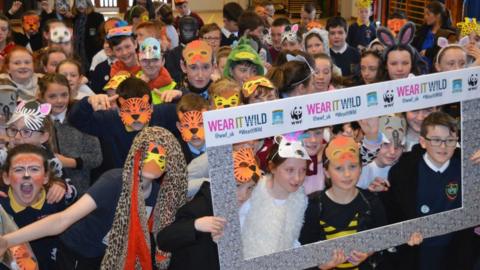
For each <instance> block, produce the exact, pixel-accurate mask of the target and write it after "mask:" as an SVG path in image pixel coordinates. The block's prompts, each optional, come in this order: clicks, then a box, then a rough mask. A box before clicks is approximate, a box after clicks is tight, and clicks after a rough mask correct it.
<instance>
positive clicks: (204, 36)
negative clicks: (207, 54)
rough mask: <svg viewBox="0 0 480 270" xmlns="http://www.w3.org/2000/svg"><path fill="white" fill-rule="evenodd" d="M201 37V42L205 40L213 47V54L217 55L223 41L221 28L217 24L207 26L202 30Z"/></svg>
mask: <svg viewBox="0 0 480 270" xmlns="http://www.w3.org/2000/svg"><path fill="white" fill-rule="evenodd" d="M199 36H200V39H201V40H205V41H206V42H207V43H208V45H210V46H211V47H212V49H213V53H214V54H217V52H218V49H220V41H221V40H222V32H221V30H220V27H219V26H218V25H217V24H216V23H209V24H205V25H204V26H202V28H200V32H199Z"/></svg>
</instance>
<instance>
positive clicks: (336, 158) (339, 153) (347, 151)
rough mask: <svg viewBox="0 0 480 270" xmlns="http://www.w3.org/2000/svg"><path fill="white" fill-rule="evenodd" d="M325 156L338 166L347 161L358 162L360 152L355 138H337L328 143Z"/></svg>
mask: <svg viewBox="0 0 480 270" xmlns="http://www.w3.org/2000/svg"><path fill="white" fill-rule="evenodd" d="M325 155H326V157H327V160H328V161H330V162H335V163H337V164H343V163H345V162H346V161H351V162H358V161H359V159H360V150H359V147H358V144H357V143H356V142H355V140H354V139H353V138H351V137H346V136H337V137H335V138H333V139H332V140H331V141H330V142H329V143H328V145H327V148H325Z"/></svg>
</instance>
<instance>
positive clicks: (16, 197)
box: [0, 144, 65, 269]
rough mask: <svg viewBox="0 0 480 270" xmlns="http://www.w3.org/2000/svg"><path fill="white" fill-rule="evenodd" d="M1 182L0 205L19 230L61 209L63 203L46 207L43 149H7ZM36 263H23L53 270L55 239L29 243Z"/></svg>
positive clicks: (47, 174)
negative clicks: (0, 195) (36, 260)
mask: <svg viewBox="0 0 480 270" xmlns="http://www.w3.org/2000/svg"><path fill="white" fill-rule="evenodd" d="M3 182H4V184H5V185H6V189H5V190H3V191H5V192H6V193H7V194H8V196H7V197H0V204H1V206H2V207H3V208H4V209H5V211H6V212H7V213H8V214H9V215H10V216H11V217H13V220H14V221H15V223H16V224H17V225H18V227H20V228H22V227H25V226H27V225H28V224H30V223H33V222H35V221H37V220H39V219H43V218H45V217H47V216H49V215H51V214H54V213H57V212H60V211H62V210H63V209H65V201H63V200H62V201H60V202H58V203H53V204H51V203H47V199H46V197H47V196H46V193H47V192H46V190H47V188H46V187H47V186H48V185H49V184H51V183H52V178H51V171H50V169H49V165H48V154H47V152H46V151H45V149H42V148H41V147H38V146H34V145H31V144H21V145H18V146H16V147H14V148H12V149H10V151H9V153H8V156H7V160H6V162H5V170H4V172H3ZM30 244H31V246H32V249H33V252H34V253H35V254H36V257H37V259H38V265H37V263H36V262H35V261H33V260H31V261H29V262H27V261H25V262H23V263H25V265H23V267H26V268H24V269H36V268H28V267H27V266H31V265H37V266H38V269H55V257H56V256H55V254H56V250H57V248H58V246H59V243H58V238H57V237H47V238H43V239H39V240H35V241H32V242H30Z"/></svg>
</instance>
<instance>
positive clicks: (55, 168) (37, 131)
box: [2, 101, 76, 203]
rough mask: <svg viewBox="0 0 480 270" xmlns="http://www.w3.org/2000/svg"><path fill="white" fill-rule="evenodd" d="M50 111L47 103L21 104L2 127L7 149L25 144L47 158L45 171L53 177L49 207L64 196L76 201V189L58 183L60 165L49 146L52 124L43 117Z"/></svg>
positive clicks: (52, 147) (50, 143)
mask: <svg viewBox="0 0 480 270" xmlns="http://www.w3.org/2000/svg"><path fill="white" fill-rule="evenodd" d="M51 108H52V106H51V105H50V104H49V103H43V104H42V103H39V102H37V101H29V102H25V101H21V102H20V103H19V104H18V105H17V107H16V109H15V112H14V113H13V114H12V117H11V118H10V119H9V120H8V122H7V125H6V126H7V129H6V133H7V136H8V137H9V142H8V147H9V148H13V147H15V146H17V145H21V144H25V143H28V144H33V145H36V146H39V147H42V148H44V149H45V150H46V151H47V154H48V162H49V169H50V171H51V172H52V174H53V175H54V176H55V177H56V178H55V179H54V182H53V183H54V184H53V185H51V186H49V188H48V193H47V201H48V202H49V203H53V202H58V201H60V200H61V199H62V198H63V197H64V196H65V197H66V199H67V200H68V201H69V202H71V201H72V200H74V199H75V197H76V189H75V187H74V186H72V185H70V184H69V183H68V182H66V181H64V180H63V179H61V177H62V176H63V170H62V162H61V161H60V160H59V158H57V157H56V156H55V154H54V152H55V150H56V148H55V144H54V143H53V140H54V134H55V132H54V129H53V123H52V121H51V120H50V118H49V117H47V116H48V115H49V113H50V111H51ZM2 151H4V149H2Z"/></svg>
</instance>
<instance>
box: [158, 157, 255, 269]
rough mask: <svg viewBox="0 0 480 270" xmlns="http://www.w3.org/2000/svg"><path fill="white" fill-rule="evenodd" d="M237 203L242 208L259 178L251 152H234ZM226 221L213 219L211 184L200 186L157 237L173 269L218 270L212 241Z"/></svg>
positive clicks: (205, 183)
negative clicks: (168, 256) (168, 253)
mask: <svg viewBox="0 0 480 270" xmlns="http://www.w3.org/2000/svg"><path fill="white" fill-rule="evenodd" d="M233 160H234V175H235V183H236V185H237V202H238V206H241V205H242V204H243V203H244V202H245V201H246V200H247V199H248V198H249V197H250V194H251V192H252V190H253V188H254V187H255V184H256V182H257V181H258V179H259V178H260V170H259V168H258V164H257V163H256V161H255V156H254V154H253V150H252V149H251V148H241V149H238V150H234V151H233ZM225 224H226V220H225V219H224V218H222V217H216V216H214V215H213V209H212V195H211V193H210V182H209V181H205V182H203V184H202V186H201V187H200V190H199V191H198V192H197V193H196V195H195V197H194V198H193V199H192V200H191V201H189V202H188V203H187V204H185V205H184V206H182V208H180V209H179V210H178V212H177V215H176V217H175V221H174V222H173V223H172V224H170V225H169V226H167V227H165V228H164V229H163V230H161V231H160V232H159V233H158V234H157V245H158V247H159V248H160V249H162V250H166V251H170V252H172V259H171V262H170V268H172V269H192V270H193V269H199V268H201V269H220V265H219V262H218V252H217V245H216V243H215V241H217V240H218V239H219V238H221V237H222V235H223V228H224V226H225Z"/></svg>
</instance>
